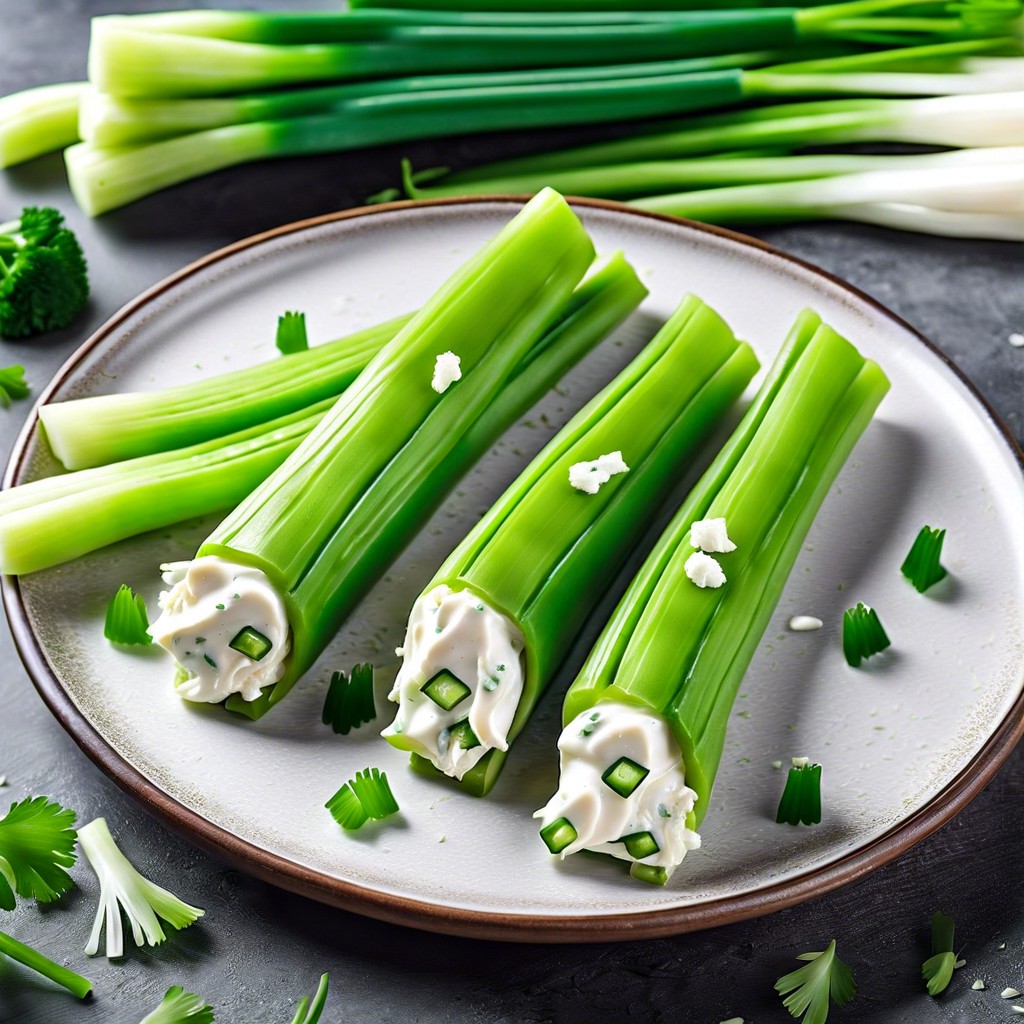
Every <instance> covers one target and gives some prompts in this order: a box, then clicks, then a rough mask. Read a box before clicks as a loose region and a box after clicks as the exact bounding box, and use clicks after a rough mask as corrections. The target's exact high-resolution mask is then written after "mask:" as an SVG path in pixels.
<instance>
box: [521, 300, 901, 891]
mask: <svg viewBox="0 0 1024 1024" xmlns="http://www.w3.org/2000/svg"><path fill="white" fill-rule="evenodd" d="M887 389H888V381H887V380H886V378H885V375H884V374H883V373H882V371H881V370H880V369H879V368H878V366H877V365H875V364H874V363H873V362H871V361H870V360H867V359H864V358H863V357H862V356H861V355H860V354H859V353H858V352H857V350H856V349H855V348H854V347H853V346H852V345H851V344H850V343H849V342H847V341H846V340H844V339H843V338H841V337H840V336H839V335H838V334H836V333H835V332H834V331H832V330H831V329H830V328H828V327H827V326H825V325H823V324H822V323H821V320H820V318H819V317H817V316H816V315H815V314H813V313H810V312H805V313H803V314H802V315H801V316H800V317H799V319H798V320H797V323H796V325H795V326H794V328H793V330H792V331H791V333H790V336H789V339H788V341H787V343H786V345H785V347H784V349H783V351H782V353H781V354H780V355H779V357H778V358H777V360H776V361H775V364H774V365H773V367H772V369H771V371H770V372H769V376H768V378H767V380H766V381H765V383H764V384H763V385H762V387H761V389H760V391H759V392H758V394H757V396H756V397H755V399H754V401H753V403H752V405H751V406H750V408H749V409H748V411H747V413H746V415H745V417H744V419H743V421H742V422H741V423H740V425H739V427H738V428H737V430H736V432H735V433H734V434H733V436H732V438H731V439H730V440H729V441H728V442H727V443H726V445H725V447H724V448H723V449H722V451H721V452H720V453H719V455H718V456H717V458H716V459H715V461H714V462H713V463H712V465H711V467H710V468H709V469H708V471H707V472H706V473H705V475H704V476H703V477H702V478H701V480H700V482H699V483H698V484H697V486H696V487H695V488H694V490H693V491H692V492H691V493H690V495H689V497H688V498H687V499H686V501H685V502H684V503H683V505H682V507H681V508H680V510H679V512H678V513H677V514H676V516H675V518H674V519H673V520H672V522H671V524H670V525H669V527H668V528H667V529H666V531H665V532H664V534H663V535H662V537H661V539H660V540H659V541H658V543H657V545H656V546H655V548H654V550H653V551H652V552H651V554H650V556H649V557H648V559H647V561H646V562H645V563H644V565H643V567H642V568H641V569H640V572H639V573H638V574H637V576H636V578H635V579H634V580H633V583H632V584H631V585H630V587H629V589H628V590H627V592H626V595H625V597H624V598H623V600H622V602H621V603H620V604H619V606H618V608H617V609H616V611H615V613H614V615H613V616H612V618H611V620H610V621H609V623H608V624H607V626H606V627H605V629H604V631H603V632H602V634H601V636H600V638H599V639H598V641H597V644H596V646H595V647H594V649H593V651H592V652H591V654H590V656H589V658H588V659H587V661H586V663H585V664H584V666H583V668H582V670H581V671H580V673H579V675H578V676H577V678H576V680H575V681H574V682H573V684H572V685H571V686H570V688H569V691H568V693H567V695H566V699H565V705H564V708H563V722H564V725H565V728H564V730H563V732H562V735H561V738H560V739H559V749H560V751H561V778H560V781H559V787H558V790H557V792H556V793H555V795H554V796H552V798H551V799H550V800H549V801H548V804H547V805H546V806H545V807H544V808H543V809H542V810H540V811H538V812H537V815H536V816H537V817H539V818H541V819H542V823H543V824H542V828H541V837H542V839H543V840H544V842H545V843H546V845H547V846H548V849H549V850H551V852H552V853H555V854H558V855H560V856H562V857H564V856H566V855H567V854H571V853H575V852H577V851H579V850H583V849H588V850H594V851H596V852H601V853H609V854H611V855H612V856H615V857H619V858H622V859H624V860H627V861H629V862H630V871H631V873H632V874H633V875H634V876H636V877H639V878H641V879H644V880H646V881H651V882H656V883H662V882H664V881H666V879H667V878H668V876H669V875H670V874H671V872H672V871H673V870H674V869H675V868H676V867H677V866H678V864H679V863H680V861H681V860H682V859H683V857H684V855H685V854H686V852H687V850H688V849H693V848H694V847H696V846H698V845H699V842H700V840H699V837H698V836H697V834H696V832H695V829H696V828H697V825H698V824H699V822H700V821H701V819H702V818H703V816H704V814H705V812H706V811H707V809H708V802H709V796H710V793H711V787H712V784H713V783H714V778H715V774H716V771H717V768H718V764H719V760H720V758H721V755H722V749H723V746H724V743H725V736H726V728H727V725H728V721H729V716H730V712H731V709H732V705H733V702H734V699H735V696H736V691H737V688H738V687H739V684H740V681H741V679H742V678H743V675H744V673H745V671H746V668H747V665H748V664H749V662H750V659H751V657H752V655H753V653H754V650H755V649H756V647H757V644H758V643H759V641H760V637H761V634H762V633H763V632H764V629H765V627H766V625H767V623H768V620H769V618H770V616H771V614H772V612H773V610H774V607H775V604H776V602H777V601H778V599H779V596H780V594H781V591H782V587H783V585H784V583H785V581H786V578H787V576H788V575H789V572H790V570H791V569H792V567H793V563H794V562H795V560H796V557H797V554H798V553H799V551H800V548H801V545H802V543H803V539H804V537H805V536H806V533H807V530H808V529H809V527H810V525H811V522H812V520H813V519H814V516H815V514H816V512H817V510H818V507H819V506H820V505H821V502H822V500H823V499H824V497H825V495H826V494H827V493H828V490H829V488H830V487H831V485H832V482H833V481H834V479H835V477H836V475H837V474H838V472H839V470H840V468H841V467H842V465H843V463H844V462H845V460H846V457H847V456H848V454H849V453H850V451H851V449H852V448H853V446H854V444H855V443H856V441H857V438H858V437H859V436H860V434H861V433H862V432H863V430H864V429H865V427H866V426H867V424H868V423H869V422H870V420H871V417H872V415H873V413H874V410H875V408H876V407H877V405H878V403H879V401H880V400H881V399H882V397H883V396H884V394H885V392H886V390H887Z"/></svg>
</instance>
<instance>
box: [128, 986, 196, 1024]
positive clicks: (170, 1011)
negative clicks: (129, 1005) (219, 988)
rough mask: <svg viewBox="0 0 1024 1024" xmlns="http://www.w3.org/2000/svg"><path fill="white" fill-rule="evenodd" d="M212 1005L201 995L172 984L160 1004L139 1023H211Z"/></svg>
mask: <svg viewBox="0 0 1024 1024" xmlns="http://www.w3.org/2000/svg"><path fill="white" fill-rule="evenodd" d="M212 1022H213V1007H212V1006H209V1005H207V1003H206V1000H205V999H203V997H202V996H197V995H196V994H195V993H194V992H186V991H185V990H184V989H183V988H182V987H181V986H180V985H172V986H171V987H170V988H169V989H168V990H167V991H166V992H165V993H164V997H163V999H161V1000H160V1005H159V1006H158V1007H157V1008H156V1009H155V1010H153V1012H152V1013H147V1014H146V1016H145V1017H143V1018H142V1020H141V1021H140V1022H139V1024H212Z"/></svg>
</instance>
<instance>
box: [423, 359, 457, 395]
mask: <svg viewBox="0 0 1024 1024" xmlns="http://www.w3.org/2000/svg"><path fill="white" fill-rule="evenodd" d="M457 380H462V360H461V359H460V358H459V357H458V356H457V355H456V354H455V353H454V352H442V353H441V354H440V355H439V356H438V357H437V359H435V360H434V376H433V378H432V380H431V381H430V386H431V387H432V388H433V389H434V390H435V391H436V392H437V393H438V394H439V395H443V394H444V393H445V392H446V391H447V390H448V388H449V387H450V386H451V385H452V384H454V383H455V382H456V381H457Z"/></svg>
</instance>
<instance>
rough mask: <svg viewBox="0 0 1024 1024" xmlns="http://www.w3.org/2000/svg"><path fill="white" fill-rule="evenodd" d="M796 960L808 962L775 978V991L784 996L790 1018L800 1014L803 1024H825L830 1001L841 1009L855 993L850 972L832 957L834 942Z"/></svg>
mask: <svg viewBox="0 0 1024 1024" xmlns="http://www.w3.org/2000/svg"><path fill="white" fill-rule="evenodd" d="M797 959H798V960H807V961H809V962H808V963H806V964H804V966H803V967H800V968H798V969H797V970H795V971H793V972H791V973H790V974H786V975H783V977H781V978H779V980H778V981H777V982H775V991H776V992H778V993H779V995H784V996H786V998H785V999H784V1000H783V1001H782V1005H783V1006H785V1008H786V1009H787V1010H789V1012H790V1014H792V1016H794V1017H799V1016H800V1015H801V1014H803V1015H804V1018H803V1024H825V1021H826V1020H827V1019H828V1007H829V1000H830V999H831V1001H832V1002H833V1003H835V1005H836V1006H845V1005H846V1003H848V1002H849V1001H850V1000H851V999H853V997H854V996H855V995H856V994H857V985H856V983H855V982H854V980H853V972H852V971H851V970H850V968H849V967H847V965H846V964H844V963H843V961H842V960H840V959H839V957H838V956H836V940H835V939H833V940H832V941H831V942H830V943H829V944H828V946H827V948H826V949H825V950H824V951H823V952H820V953H802V954H801V955H800V956H798V957H797ZM787 993H788V994H787Z"/></svg>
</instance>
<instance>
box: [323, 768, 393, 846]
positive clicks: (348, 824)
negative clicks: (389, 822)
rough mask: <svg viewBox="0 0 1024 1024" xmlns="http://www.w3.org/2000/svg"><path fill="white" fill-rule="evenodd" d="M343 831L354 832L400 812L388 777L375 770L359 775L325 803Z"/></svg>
mask: <svg viewBox="0 0 1024 1024" xmlns="http://www.w3.org/2000/svg"><path fill="white" fill-rule="evenodd" d="M325 806H326V807H327V809H328V810H329V811H330V812H331V816H332V817H333V818H334V820H335V821H336V822H337V823H338V824H339V825H340V826H341V827H342V828H344V829H347V830H349V831H355V830H356V829H359V828H362V827H363V825H365V824H366V822H367V821H369V820H370V819H371V818H373V819H374V820H378V819H380V818H386V817H388V815H390V814H394V813H396V812H397V811H398V802H397V801H396V800H395V797H394V794H393V793H392V792H391V786H390V784H389V783H388V777H387V775H386V774H385V773H384V772H382V771H379V770H378V769H376V768H367V769H366V770H365V771H361V772H356V775H355V778H354V779H350V780H349V781H348V782H346V783H345V785H343V786H342V787H341V789H339V790H338V792H337V793H335V794H334V796H332V797H331V798H330V800H328V801H327V803H326V804H325Z"/></svg>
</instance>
